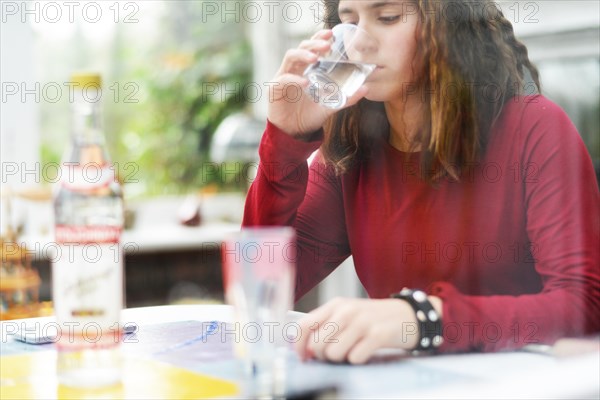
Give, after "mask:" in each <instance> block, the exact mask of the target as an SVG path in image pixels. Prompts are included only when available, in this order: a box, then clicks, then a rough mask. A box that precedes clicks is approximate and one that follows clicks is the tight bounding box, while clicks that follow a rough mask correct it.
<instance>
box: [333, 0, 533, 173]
mask: <svg viewBox="0 0 600 400" xmlns="http://www.w3.org/2000/svg"><path fill="white" fill-rule="evenodd" d="M338 3H339V0H333V1H331V0H326V1H325V20H324V22H325V26H326V27H327V28H331V27H333V26H335V25H336V24H339V23H340V22H341V21H340V19H339V16H338ZM414 3H415V5H416V8H417V14H418V17H419V24H418V25H417V29H416V33H415V35H416V41H417V54H416V57H415V60H414V61H413V70H416V69H417V68H419V69H420V71H419V73H418V74H417V76H419V78H418V82H417V86H418V87H420V88H421V90H422V93H423V97H422V99H423V101H424V107H423V112H424V115H423V121H424V124H423V126H422V127H421V128H420V131H419V132H418V134H417V136H416V139H415V140H416V143H413V146H414V147H416V146H418V145H420V148H421V151H422V156H421V171H429V172H427V173H422V178H423V179H424V180H426V181H429V182H430V183H433V182H434V181H436V180H437V179H439V178H440V177H443V176H450V177H452V178H454V179H457V180H458V179H459V175H460V171H461V168H462V167H464V166H466V165H469V164H471V163H474V162H477V161H478V160H479V159H480V157H481V155H482V153H483V152H484V151H485V147H486V144H487V140H488V136H489V132H490V130H491V127H492V126H493V124H494V122H495V121H496V119H497V118H498V116H499V115H500V113H501V111H502V108H503V107H504V104H505V103H506V102H507V101H509V100H510V99H512V98H514V96H517V95H521V94H529V93H524V92H525V91H526V90H525V89H524V88H525V87H530V88H533V89H534V92H539V91H540V82H539V74H538V70H537V68H536V67H535V66H534V65H533V64H532V63H531V62H530V61H529V57H528V55H527V48H526V47H525V46H524V45H523V44H522V43H521V42H519V41H518V40H517V39H516V37H515V34H514V31H513V28H512V25H511V23H510V21H508V20H507V19H506V18H505V17H504V15H503V14H502V11H501V10H500V9H499V8H498V7H497V6H496V4H495V3H494V2H493V1H491V0H443V1H442V0H419V1H416V2H414ZM417 66H420V67H417ZM526 82H529V84H528V85H526V84H525V83H526ZM533 85H535V87H533ZM450 93H451V96H450ZM386 124H387V118H386V117H385V114H384V109H383V104H382V103H376V102H372V101H369V100H366V99H363V100H361V101H360V102H359V103H358V104H356V105H354V106H353V107H349V108H347V109H344V110H342V111H340V112H338V113H336V114H334V115H333V116H332V117H331V118H330V119H329V120H328V121H327V123H326V124H325V136H324V141H323V145H322V147H321V151H322V153H323V156H324V158H325V160H326V161H327V162H329V163H331V164H332V165H333V166H334V167H335V169H336V171H337V172H338V173H344V172H346V171H347V170H348V169H349V168H351V167H352V166H354V165H355V164H356V163H357V162H360V161H361V160H363V159H365V158H367V157H368V154H369V147H370V146H372V143H373V137H372V135H373V127H376V130H378V131H379V133H376V134H379V135H382V134H383V135H387V134H388V133H389V124H387V125H386ZM369 130H370V131H371V132H370V133H365V131H369ZM386 138H387V136H386ZM471 165H472V164H471ZM431 171H436V172H435V173H432V172H431Z"/></svg>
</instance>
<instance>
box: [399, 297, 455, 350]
mask: <svg viewBox="0 0 600 400" xmlns="http://www.w3.org/2000/svg"><path fill="white" fill-rule="evenodd" d="M391 297H393V298H396V299H402V300H405V301H407V302H408V304H410V306H411V307H412V308H413V310H414V311H415V316H416V317H417V323H418V327H419V341H418V344H417V347H416V348H415V349H414V350H415V351H417V352H422V351H431V350H435V349H437V348H438V347H440V346H441V344H442V343H443V342H444V338H443V335H442V319H441V317H440V315H439V313H438V312H437V311H435V309H434V308H433V306H432V305H431V303H430V302H429V300H428V299H427V294H425V292H423V291H421V290H413V289H402V291H400V292H399V293H395V294H392V295H391Z"/></svg>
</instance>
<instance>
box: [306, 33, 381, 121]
mask: <svg viewBox="0 0 600 400" xmlns="http://www.w3.org/2000/svg"><path fill="white" fill-rule="evenodd" d="M332 31H333V38H332V44H331V51H330V52H329V53H328V54H327V55H325V56H323V57H321V58H319V60H318V61H317V62H316V63H314V64H313V65H311V66H309V67H308V68H307V69H306V71H304V76H305V77H306V78H307V79H308V80H309V81H310V84H309V86H308V88H307V92H308V94H309V95H310V96H311V97H312V98H313V100H314V101H315V102H317V103H320V104H321V105H323V106H325V107H327V108H332V109H339V108H342V107H343V106H344V105H346V102H347V101H348V98H349V97H352V95H353V94H354V93H356V91H357V90H358V88H359V87H360V86H361V85H362V84H363V83H364V82H365V80H366V79H367V77H368V76H369V75H370V74H371V72H373V71H374V70H375V67H376V65H375V64H371V63H368V62H365V61H373V60H370V57H371V56H372V55H373V54H375V53H376V50H377V42H376V41H375V39H373V38H372V37H371V36H369V34H368V33H367V32H365V31H364V30H362V29H360V28H359V27H358V26H356V25H352V24H339V25H336V26H334V27H333V29H332Z"/></svg>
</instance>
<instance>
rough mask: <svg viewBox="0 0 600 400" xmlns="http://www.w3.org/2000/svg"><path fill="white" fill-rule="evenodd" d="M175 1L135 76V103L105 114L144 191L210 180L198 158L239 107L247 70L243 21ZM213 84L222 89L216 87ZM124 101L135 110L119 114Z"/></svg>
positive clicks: (120, 154) (181, 188)
mask: <svg viewBox="0 0 600 400" xmlns="http://www.w3.org/2000/svg"><path fill="white" fill-rule="evenodd" d="M175 4H176V6H172V7H170V9H169V10H168V11H170V12H167V13H166V15H165V20H164V21H162V23H161V25H162V26H164V27H165V28H167V27H170V29H169V28H167V29H165V28H163V30H164V31H165V32H170V34H166V35H165V36H163V38H162V41H161V43H158V44H157V45H156V46H155V48H154V49H152V50H151V54H150V55H149V56H148V60H147V61H148V62H145V63H143V65H141V66H139V69H138V70H137V71H136V73H135V74H134V77H133V78H134V79H133V81H134V82H136V83H137V84H139V85H140V92H141V93H142V94H143V96H144V99H143V100H142V101H140V104H137V105H135V107H125V106H124V105H122V104H119V103H116V104H114V105H113V108H112V110H110V111H111V115H107V116H108V117H109V118H107V121H113V122H119V123H121V124H122V125H121V126H114V127H113V128H112V129H110V131H111V132H120V133H118V140H117V142H118V146H117V148H116V149H115V150H116V151H114V152H113V158H114V159H115V161H117V160H119V159H120V160H122V161H121V163H122V164H123V165H124V163H127V162H135V163H136V165H137V167H139V168H138V173H136V175H135V178H137V179H136V180H139V182H140V183H141V184H142V187H143V189H140V190H141V191H143V192H144V193H145V194H149V195H152V194H163V193H179V192H185V191H188V190H190V189H193V188H198V187H200V186H203V185H205V184H207V183H213V182H206V180H205V179H204V177H203V173H202V167H203V164H204V163H207V162H210V160H209V159H208V150H209V146H210V143H211V139H212V135H213V133H214V132H215V130H216V128H217V126H218V125H219V124H220V123H221V121H222V120H223V119H224V118H225V117H226V116H228V115H229V114H231V113H233V112H235V111H238V110H240V109H242V108H243V107H244V105H245V103H246V99H245V97H244V93H243V89H244V87H245V85H247V83H248V82H250V79H251V76H252V64H251V51H250V47H249V44H248V41H247V40H246V39H245V35H244V26H243V25H242V24H236V23H223V22H221V21H214V22H212V23H211V22H210V21H209V22H206V23H199V22H195V21H200V19H201V18H200V15H199V14H198V13H199V7H200V6H199V5H200V4H201V2H177V3H175ZM182 19H183V21H182ZM186 21H187V22H186ZM182 24H184V26H186V27H187V28H186V29H185V31H183V32H182V29H181V26H182ZM218 88H221V89H223V88H224V89H226V90H227V95H225V93H222V92H217V93H215V91H217V89H218ZM128 106H129V105H128ZM119 108H120V109H119ZM128 108H135V109H136V111H135V113H130V112H126V115H120V116H118V114H119V113H123V111H124V109H125V110H126V109H128ZM111 116H112V118H110V117H111Z"/></svg>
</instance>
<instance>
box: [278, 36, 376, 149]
mask: <svg viewBox="0 0 600 400" xmlns="http://www.w3.org/2000/svg"><path fill="white" fill-rule="evenodd" d="M331 37H332V32H331V30H330V29H326V30H321V31H319V32H317V33H316V34H314V35H313V37H312V38H311V39H310V40H304V41H302V43H300V45H299V46H298V48H295V49H290V50H288V51H287V52H286V53H285V56H284V58H283V61H282V63H281V66H280V67H279V70H278V71H277V74H276V75H275V78H274V84H273V90H272V92H271V93H270V96H269V97H270V98H269V105H268V109H267V118H268V119H269V121H270V122H271V123H272V124H274V125H275V126H277V127H278V128H279V129H281V130H282V131H284V132H286V133H287V134H289V135H291V136H295V137H297V138H299V139H302V136H303V135H307V134H310V133H312V132H314V131H316V130H318V129H320V128H321V127H322V126H323V124H324V123H325V121H326V120H327V118H329V117H330V116H331V115H332V114H334V113H335V112H337V111H338V110H332V109H329V108H326V107H323V106H321V105H319V103H317V102H315V101H314V100H313V99H312V98H311V97H310V96H309V95H308V94H307V93H306V92H305V90H306V88H307V87H308V86H309V81H308V79H306V78H305V77H303V76H302V74H303V73H304V71H305V70H306V68H307V67H308V66H309V65H310V64H314V63H315V62H316V61H317V59H318V58H319V56H321V55H324V54H326V53H327V52H328V51H329V50H330V47H331V42H330V39H331ZM366 92H367V90H366V88H365V87H364V86H363V87H361V88H360V89H359V90H358V91H357V92H356V94H355V95H354V96H352V97H351V98H350V99H348V103H347V104H346V107H349V106H351V105H353V104H355V103H356V102H358V100H360V99H361V98H362V97H364V96H365V94H366Z"/></svg>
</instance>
